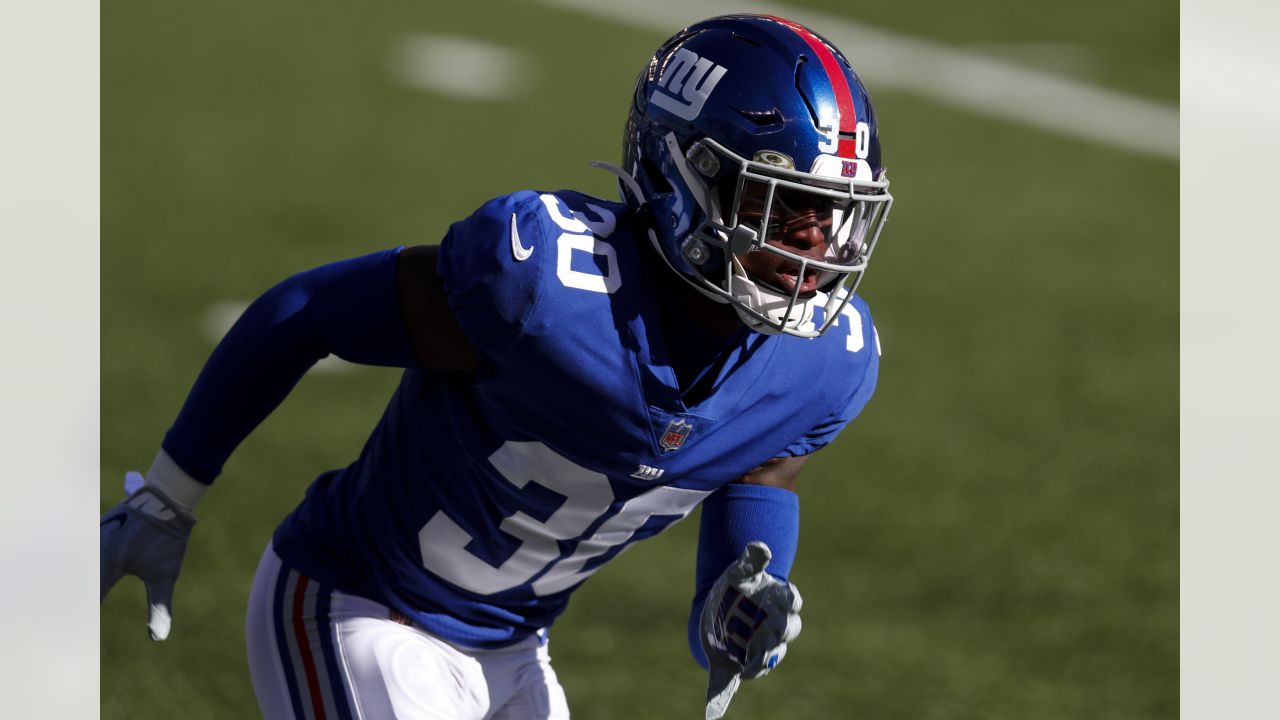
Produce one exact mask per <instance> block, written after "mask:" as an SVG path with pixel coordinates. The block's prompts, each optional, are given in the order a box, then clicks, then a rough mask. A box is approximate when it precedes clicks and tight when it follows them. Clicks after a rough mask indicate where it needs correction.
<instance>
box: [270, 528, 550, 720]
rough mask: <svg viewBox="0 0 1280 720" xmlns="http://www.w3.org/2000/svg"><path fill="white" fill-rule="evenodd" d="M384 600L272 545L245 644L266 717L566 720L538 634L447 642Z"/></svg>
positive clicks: (313, 719)
mask: <svg viewBox="0 0 1280 720" xmlns="http://www.w3.org/2000/svg"><path fill="white" fill-rule="evenodd" d="M405 622H407V621H406V620H405V618H404V616H403V615H402V614H400V613H399V612H396V611H393V610H391V609H390V608H388V607H387V606H385V605H382V604H380V603H376V602H374V601H372V600H368V599H365V598H362V597H357V596H355V595H348V594H346V593H343V592H340V591H338V590H335V589H333V588H332V587H327V586H324V585H321V584H320V583H318V582H316V581H315V580H312V579H310V578H308V577H306V576H304V575H302V574H301V573H299V572H297V571H296V570H293V569H291V568H289V567H287V566H285V565H282V564H281V562H280V557H279V556H278V555H276V553H275V550H274V549H273V548H272V547H271V546H270V545H268V546H267V550H266V552H265V553H263V555H262V562H261V563H260V564H259V565H258V573H257V575H256V576H255V577H254V579H253V590H252V592H251V593H250V594H249V615H248V619H247V622H246V641H247V642H246V644H247V647H248V651H249V672H250V674H251V675H252V676H253V689H254V692H256V693H257V695H258V705H259V707H261V709H262V715H263V717H265V718H266V719H267V720H286V719H290V720H292V719H293V718H298V719H299V720H392V719H395V720H436V719H437V718H439V719H441V720H444V719H446V718H447V719H448V720H567V718H568V717H569V708H568V705H567V704H566V702H565V697H564V690H563V689H562V688H561V687H560V683H559V682H558V681H557V680H556V673H555V671H554V670H552V669H551V656H550V655H549V654H548V653H547V646H546V645H545V644H542V643H540V642H539V639H538V638H537V637H531V638H529V639H528V640H525V641H522V642H519V643H517V644H515V645H513V646H510V647H506V648H501V649H498V650H474V649H471V648H462V647H458V646H455V645H451V644H449V643H447V642H445V641H443V640H441V639H439V638H437V637H435V636H433V635H430V634H428V633H426V632H424V631H423V630H422V629H420V628H418V627H416V626H411V625H407V624H404V623H405Z"/></svg>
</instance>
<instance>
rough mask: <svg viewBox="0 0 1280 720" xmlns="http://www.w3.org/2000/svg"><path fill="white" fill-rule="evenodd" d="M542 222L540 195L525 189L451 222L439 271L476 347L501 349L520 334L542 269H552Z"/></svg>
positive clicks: (460, 322)
mask: <svg viewBox="0 0 1280 720" xmlns="http://www.w3.org/2000/svg"><path fill="white" fill-rule="evenodd" d="M546 222H548V217H547V214H546V212H545V211H544V210H543V204H542V202H541V200H540V199H539V195H538V194H537V193H536V192H532V191H528V190H525V191H521V192H517V193H513V194H510V195H503V196H501V197H497V198H494V199H493V200H490V201H489V202H487V203H485V204H484V205H482V206H481V207H480V208H479V209H478V210H476V211H475V212H474V213H472V214H471V216H470V217H468V218H466V219H465V220H461V221H459V222H456V223H454V224H453V226H452V227H450V228H449V232H448V234H447V235H445V238H444V240H443V241H442V242H441V243H440V258H439V261H438V264H437V270H438V271H439V273H440V278H441V279H442V280H443V282H444V287H445V292H446V294H447V295H448V297H449V307H450V309H451V310H452V311H453V315H454V317H455V318H457V321H458V325H459V326H460V327H461V328H462V331H463V332H464V333H465V334H466V336H467V339H468V340H470V341H471V344H472V345H473V346H474V347H475V348H477V349H478V350H481V351H486V352H490V353H493V352H499V351H502V350H505V349H507V348H508V347H510V346H511V345H512V344H513V343H515V341H516V340H517V339H518V338H519V337H520V335H521V334H522V333H523V332H524V330H525V326H526V324H527V323H528V322H529V318H530V316H532V314H533V312H534V309H535V307H536V306H537V300H538V295H539V290H540V285H541V282H542V278H543V275H544V273H545V271H544V268H546V267H547V265H548V264H551V265H552V267H553V268H554V263H555V258H556V247H555V245H554V244H552V243H551V242H549V241H548V240H547V237H546V232H547V231H546V228H545V227H544V226H545V223H546ZM517 245H518V246H519V251H520V252H521V257H517V255H516V251H517ZM525 252H528V254H527V255H525V254H524V253H525ZM552 272H554V270H552Z"/></svg>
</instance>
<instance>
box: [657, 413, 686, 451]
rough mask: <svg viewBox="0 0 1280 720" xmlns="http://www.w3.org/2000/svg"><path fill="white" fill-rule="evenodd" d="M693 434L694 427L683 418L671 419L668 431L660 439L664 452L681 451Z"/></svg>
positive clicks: (663, 432)
mask: <svg viewBox="0 0 1280 720" xmlns="http://www.w3.org/2000/svg"><path fill="white" fill-rule="evenodd" d="M691 432H693V425H690V424H689V423H688V422H687V421H685V420H682V419H681V418H671V422H669V423H667V429H666V430H663V431H662V437H661V438H659V439H658V444H659V445H661V446H662V452H671V451H673V450H679V449H680V448H681V447H682V446H683V445H684V442H685V440H688V439H689V433H691Z"/></svg>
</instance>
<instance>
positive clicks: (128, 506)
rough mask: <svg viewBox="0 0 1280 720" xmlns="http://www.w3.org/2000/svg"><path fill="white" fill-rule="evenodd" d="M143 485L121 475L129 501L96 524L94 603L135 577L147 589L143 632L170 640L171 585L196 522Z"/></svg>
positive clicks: (139, 478) (139, 479)
mask: <svg viewBox="0 0 1280 720" xmlns="http://www.w3.org/2000/svg"><path fill="white" fill-rule="evenodd" d="M142 482H143V481H142V476H141V475H139V474H138V473H136V472H131V473H128V474H126V475H125V492H126V493H129V496H128V497H126V498H125V499H124V500H122V501H121V502H120V504H119V505H116V506H115V507H113V508H111V510H109V511H108V512H107V514H106V515H103V516H102V520H101V522H100V523H99V526H98V527H99V531H100V536H99V541H100V544H99V547H98V550H99V553H100V556H99V557H100V564H101V571H102V585H101V597H100V598H99V602H101V601H102V600H105V599H106V597H107V593H108V592H110V591H111V588H112V587H113V586H114V585H115V584H116V582H117V581H118V580H119V579H120V578H122V577H124V576H125V575H133V576H135V577H137V578H139V579H140V580H142V582H143V584H144V585H146V588H147V606H148V607H149V613H148V617H147V630H148V631H149V632H150V634H151V639H152V640H154V641H156V642H160V641H161V640H164V639H165V638H166V637H168V636H169V626H170V624H171V622H172V617H173V586H174V583H176V582H177V581H178V571H179V570H180V569H181V567H182V556H183V554H185V553H186V551H187V539H188V538H189V537H191V528H192V527H194V526H195V524H196V517H195V516H194V515H192V514H191V513H189V512H186V511H184V510H181V509H179V508H178V507H177V506H176V505H175V504H174V502H173V501H172V500H170V499H169V498H168V496H166V495H165V494H164V493H162V492H160V491H159V490H157V489H156V488H154V487H150V486H146V485H143V484H142Z"/></svg>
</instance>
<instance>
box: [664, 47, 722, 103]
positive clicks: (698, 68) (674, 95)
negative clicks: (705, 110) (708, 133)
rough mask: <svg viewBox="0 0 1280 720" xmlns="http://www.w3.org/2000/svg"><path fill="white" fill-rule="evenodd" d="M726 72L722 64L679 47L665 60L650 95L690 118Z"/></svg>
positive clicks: (705, 100)
mask: <svg viewBox="0 0 1280 720" xmlns="http://www.w3.org/2000/svg"><path fill="white" fill-rule="evenodd" d="M726 72H728V71H727V70H725V69H724V68H723V67H722V66H720V65H717V64H715V63H713V62H711V61H710V60H708V59H706V58H702V57H698V56H697V55H695V54H694V53H693V51H691V50H689V49H688V48H680V49H679V50H677V51H676V54H675V55H673V56H672V57H671V60H670V62H668V63H667V67H666V69H665V70H663V72H662V78H661V79H660V80H659V81H658V87H657V89H655V90H654V91H653V96H652V97H651V98H649V99H650V100H651V101H652V102H653V104H654V105H657V106H658V107H660V108H662V109H663V110H666V111H667V112H669V113H671V114H673V115H675V116H676V117H678V118H680V119H681V120H693V119H694V118H696V117H698V113H700V112H702V106H703V105H705V104H706V103H707V98H709V97H711V91H712V90H715V89H716V83H719V82H720V78H722V77H724V74H725V73H726Z"/></svg>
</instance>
